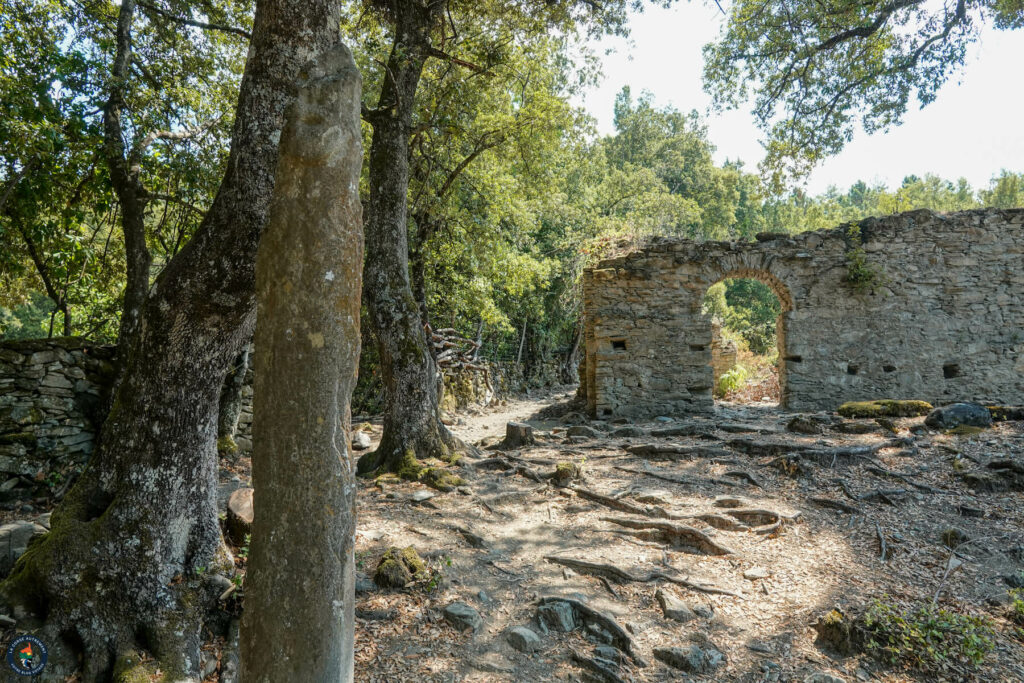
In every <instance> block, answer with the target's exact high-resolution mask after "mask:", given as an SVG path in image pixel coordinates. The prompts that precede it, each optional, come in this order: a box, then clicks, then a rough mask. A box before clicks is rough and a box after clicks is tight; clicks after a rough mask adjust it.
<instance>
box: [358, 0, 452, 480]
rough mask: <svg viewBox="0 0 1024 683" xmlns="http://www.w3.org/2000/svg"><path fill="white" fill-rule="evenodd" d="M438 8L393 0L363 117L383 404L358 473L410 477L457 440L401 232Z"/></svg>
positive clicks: (417, 0) (369, 269)
mask: <svg viewBox="0 0 1024 683" xmlns="http://www.w3.org/2000/svg"><path fill="white" fill-rule="evenodd" d="M442 10H443V3H441V2H437V1H436V0H425V1H424V0H414V1H411V2H396V3H393V6H392V7H391V10H390V13H389V15H388V16H389V17H390V18H391V19H392V20H393V22H394V42H393V44H392V48H391V55H390V56H389V58H388V63H387V76H386V77H385V79H384V84H383V86H382V87H381V93H380V99H379V102H378V107H377V109H376V111H375V112H373V113H372V114H371V115H370V116H369V117H368V118H369V121H370V123H371V124H372V125H373V139H372V141H371V144H370V169H369V177H370V183H369V184H370V198H369V201H368V203H367V207H366V264H365V269H364V272H363V277H364V280H363V291H364V296H365V298H366V302H367V308H368V310H369V313H370V323H371V326H372V328H373V332H374V336H375V338H376V340H377V347H378V350H379V353H380V363H381V376H382V378H383V380H384V390H385V397H386V406H387V410H386V412H385V415H384V431H383V434H382V436H381V441H380V445H379V447H378V448H377V450H376V451H373V452H372V453H368V454H366V455H364V456H363V457H361V458H360V459H359V467H358V469H359V473H360V474H369V473H371V472H375V471H391V472H400V473H403V474H407V475H414V474H415V473H416V471H417V470H418V469H419V465H418V461H419V460H422V459H427V458H432V457H434V458H442V459H448V458H450V457H451V455H452V453H453V452H454V450H455V449H456V448H457V447H458V446H459V443H458V441H457V439H456V438H455V437H454V435H452V434H451V432H449V431H448V429H447V428H446V427H445V426H444V425H443V424H442V423H441V415H440V408H439V405H438V400H439V390H438V372H437V366H436V364H435V362H434V358H433V356H432V355H431V353H430V349H429V347H428V345H427V337H426V333H425V332H424V329H423V322H422V319H421V311H420V307H419V305H418V304H417V302H416V299H415V297H414V296H413V292H412V287H411V285H410V282H409V253H408V252H409V244H408V241H409V238H408V232H407V231H408V225H407V218H408V216H407V199H408V197H407V195H408V190H409V139H410V136H411V134H412V116H413V105H414V99H415V96H416V88H417V86H418V84H419V81H420V76H421V74H422V72H423V65H424V63H425V62H426V60H427V58H428V57H429V55H430V50H431V45H430V32H431V30H432V29H433V27H434V26H435V25H436V23H437V22H438V21H439V20H440V18H441V13H442Z"/></svg>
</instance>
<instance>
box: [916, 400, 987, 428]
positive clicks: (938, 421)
mask: <svg viewBox="0 0 1024 683" xmlns="http://www.w3.org/2000/svg"><path fill="white" fill-rule="evenodd" d="M924 423H925V424H926V425H928V426H929V427H932V428H934V429H954V428H956V427H959V426H960V425H967V426H968V427H990V426H991V425H992V413H990V412H989V411H988V408H986V407H985V406H983V405H980V404H978V403H951V404H950V405H948V406H941V407H939V408H936V409H935V410H933V411H932V412H930V413H928V417H926V418H925V419H924Z"/></svg>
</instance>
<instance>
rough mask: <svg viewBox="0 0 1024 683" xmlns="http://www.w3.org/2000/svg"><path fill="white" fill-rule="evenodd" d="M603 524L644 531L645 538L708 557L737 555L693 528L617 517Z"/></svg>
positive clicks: (606, 518)
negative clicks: (694, 551) (696, 551)
mask: <svg viewBox="0 0 1024 683" xmlns="http://www.w3.org/2000/svg"><path fill="white" fill-rule="evenodd" d="M601 521H602V522H611V523H612V524H618V525H619V526H624V527H626V528H628V529H638V530H640V531H643V532H644V534H643V537H646V538H650V539H651V540H661V542H663V543H665V544H667V545H671V546H672V547H674V548H680V549H685V548H693V549H696V550H698V551H699V552H702V553H704V554H706V555H734V554H735V553H734V552H733V551H732V550H730V549H729V548H726V547H725V546H723V545H720V544H718V543H716V542H715V541H713V540H712V539H711V537H710V536H708V535H707V534H705V533H704V532H703V531H698V530H697V529H694V528H693V527H688V526H679V525H677V524H672V523H671V522H658V521H653V520H640V519H624V518H616V517H602V518H601Z"/></svg>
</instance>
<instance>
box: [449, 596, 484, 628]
mask: <svg viewBox="0 0 1024 683" xmlns="http://www.w3.org/2000/svg"><path fill="white" fill-rule="evenodd" d="M444 618H445V621H447V622H448V623H449V624H451V625H452V626H453V627H454V628H455V629H457V630H459V631H468V630H471V629H472V630H474V631H475V630H476V629H478V628H479V627H480V624H482V623H483V619H482V618H480V613H479V612H477V611H476V610H475V609H473V608H472V607H470V606H469V605H467V604H466V603H464V602H453V603H452V604H450V605H448V606H447V607H445V608H444Z"/></svg>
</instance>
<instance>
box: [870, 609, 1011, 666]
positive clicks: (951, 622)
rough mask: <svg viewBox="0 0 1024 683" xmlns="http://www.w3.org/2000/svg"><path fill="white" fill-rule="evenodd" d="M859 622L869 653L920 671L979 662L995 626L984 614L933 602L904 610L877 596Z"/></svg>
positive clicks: (989, 645)
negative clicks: (861, 623) (954, 608)
mask: <svg viewBox="0 0 1024 683" xmlns="http://www.w3.org/2000/svg"><path fill="white" fill-rule="evenodd" d="M863 624H864V630H865V632H866V636H867V649H868V651H869V652H873V653H874V654H876V655H877V656H878V657H880V658H881V659H883V660H885V661H887V662H888V663H890V664H905V665H907V666H909V667H911V668H914V669H917V670H919V671H924V672H929V671H937V670H939V669H941V668H942V667H943V665H944V664H947V663H951V662H954V663H959V664H966V665H969V666H972V667H975V666H978V665H979V664H981V662H982V660H984V659H985V656H986V655H987V654H988V653H989V652H991V651H992V650H993V648H994V647H995V630H994V629H993V628H992V624H991V622H990V621H989V620H988V619H987V618H986V617H983V616H974V615H970V614H963V613H960V612H953V611H951V610H948V609H946V608H943V607H938V606H935V605H932V604H931V603H923V604H918V605H916V606H912V607H906V608H904V607H901V606H898V605H895V604H893V603H892V602H888V601H883V600H875V601H874V602H873V603H871V605H870V607H868V610H867V611H866V612H865V614H864V617H863Z"/></svg>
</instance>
